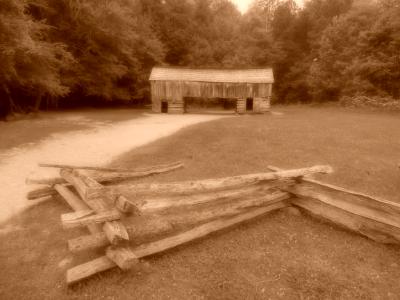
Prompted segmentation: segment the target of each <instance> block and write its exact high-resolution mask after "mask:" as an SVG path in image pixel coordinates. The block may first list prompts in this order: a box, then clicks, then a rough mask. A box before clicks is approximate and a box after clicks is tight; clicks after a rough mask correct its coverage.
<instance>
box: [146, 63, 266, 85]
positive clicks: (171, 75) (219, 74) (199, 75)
mask: <svg viewBox="0 0 400 300" xmlns="http://www.w3.org/2000/svg"><path fill="white" fill-rule="evenodd" d="M149 80H151V81H157V80H168V81H197V82H229V83H273V82H274V75H273V72H272V69H271V68H266V69H189V68H176V67H175V68H174V67H154V68H153V70H152V71H151V74H150V79H149Z"/></svg>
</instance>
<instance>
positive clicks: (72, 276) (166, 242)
mask: <svg viewBox="0 0 400 300" xmlns="http://www.w3.org/2000/svg"><path fill="white" fill-rule="evenodd" d="M287 206H288V204H287V203H285V202H278V203H275V204H272V205H270V206H268V207H263V208H257V209H253V210H251V211H248V212H246V213H243V214H240V215H238V216H235V217H232V218H227V219H223V220H217V221H213V222H209V223H206V224H203V225H201V226H198V227H196V228H193V229H191V230H188V231H186V232H183V233H180V234H177V235H174V236H171V237H167V238H164V239H162V240H159V241H156V242H152V243H148V244H143V245H141V246H139V247H136V248H134V249H132V253H133V254H134V256H135V258H136V259H140V258H144V257H147V256H150V255H154V254H157V253H161V252H164V251H167V250H169V249H173V248H175V247H177V246H180V245H183V244H186V243H189V242H191V241H194V240H196V239H200V238H203V237H205V236H207V235H209V234H212V233H214V232H217V231H219V230H223V229H226V228H229V227H232V226H235V225H238V224H240V223H243V222H246V221H250V220H252V219H255V218H257V217H260V216H262V215H265V214H266V213H268V212H271V211H274V210H277V209H280V208H284V207H287ZM113 258H114V259H115V257H113ZM131 258H132V260H133V256H132V257H131ZM116 260H117V259H116ZM133 261H134V260H133ZM116 266H117V265H116V263H114V262H113V261H112V260H111V259H109V257H108V256H102V257H99V258H97V259H95V260H92V261H90V262H87V263H85V264H82V265H79V266H76V267H74V268H71V269H69V270H68V271H67V283H68V284H69V285H71V284H74V283H76V282H79V281H81V280H83V279H85V278H88V277H90V276H93V275H95V274H97V273H99V272H103V271H106V270H109V269H112V268H114V267H116Z"/></svg>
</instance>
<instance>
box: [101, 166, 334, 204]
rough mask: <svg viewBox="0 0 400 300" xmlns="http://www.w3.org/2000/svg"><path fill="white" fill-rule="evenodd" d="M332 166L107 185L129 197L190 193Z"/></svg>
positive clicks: (290, 175) (289, 175)
mask: <svg viewBox="0 0 400 300" xmlns="http://www.w3.org/2000/svg"><path fill="white" fill-rule="evenodd" d="M331 172H332V168H331V167H330V166H314V167H311V168H303V169H295V170H288V171H281V172H269V173H258V174H248V175H241V176H232V177H223V178H216V179H206V180H194V181H183V182H172V183H144V184H133V185H115V186H111V187H106V188H107V189H110V190H111V191H112V192H114V193H117V194H118V193H119V194H123V195H124V196H126V197H128V198H129V199H133V198H135V196H137V195H138V194H189V193H195V192H206V191H217V190H224V189H229V188H237V187H241V186H248V185H252V184H256V183H259V182H261V181H269V180H283V179H290V178H297V177H302V176H306V175H310V174H316V173H323V174H326V173H331Z"/></svg>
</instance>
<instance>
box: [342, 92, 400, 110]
mask: <svg viewBox="0 0 400 300" xmlns="http://www.w3.org/2000/svg"><path fill="white" fill-rule="evenodd" d="M340 104H341V105H343V106H346V107H358V108H372V109H378V110H386V111H400V100H398V99H394V98H391V97H382V96H364V95H358V96H353V97H349V96H343V97H341V98H340Z"/></svg>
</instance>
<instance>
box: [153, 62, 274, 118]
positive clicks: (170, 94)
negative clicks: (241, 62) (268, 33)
mask: <svg viewBox="0 0 400 300" xmlns="http://www.w3.org/2000/svg"><path fill="white" fill-rule="evenodd" d="M149 80H150V83H151V99H152V107H153V111H154V112H159V113H161V112H163V113H180V114H181V113H185V112H186V107H187V102H188V100H189V99H191V98H202V99H216V98H218V99H230V100H233V101H234V109H235V111H236V112H237V113H250V112H255V113H263V112H267V111H268V110H269V108H270V100H271V93H272V84H273V82H274V76H273V72H272V69H271V68H265V69H189V68H177V67H154V68H153V70H152V72H151V75H150V79H149ZM205 101H207V100H205ZM210 101H211V100H210Z"/></svg>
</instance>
